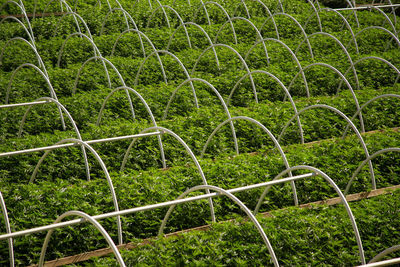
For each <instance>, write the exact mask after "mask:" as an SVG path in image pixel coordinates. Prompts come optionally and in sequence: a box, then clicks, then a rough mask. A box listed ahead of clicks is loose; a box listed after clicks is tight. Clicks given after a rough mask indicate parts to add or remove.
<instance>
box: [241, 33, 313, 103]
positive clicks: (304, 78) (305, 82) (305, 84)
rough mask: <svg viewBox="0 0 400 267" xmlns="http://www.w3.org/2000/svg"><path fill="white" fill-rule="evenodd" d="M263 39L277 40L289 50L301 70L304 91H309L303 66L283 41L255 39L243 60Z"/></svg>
mask: <svg viewBox="0 0 400 267" xmlns="http://www.w3.org/2000/svg"><path fill="white" fill-rule="evenodd" d="M265 41H272V42H277V43H278V44H281V45H282V46H283V47H284V48H286V50H287V51H289V53H290V55H291V56H292V59H293V60H294V61H295V62H296V64H297V67H298V68H299V70H300V71H301V77H302V78H303V82H304V86H305V87H306V92H309V89H308V83H307V79H306V76H305V75H304V71H303V67H302V66H301V64H300V61H299V59H298V58H297V56H296V54H295V53H293V51H292V49H290V47H289V46H287V45H286V44H285V43H284V42H282V41H280V40H278V39H274V38H264V39H262V40H259V41H257V42H256V43H255V44H254V45H253V46H252V47H251V48H250V49H249V51H247V53H246V55H245V57H244V60H245V61H247V58H248V57H249V55H250V53H251V51H253V49H254V48H255V47H256V46H257V45H258V44H259V43H261V42H265ZM285 97H286V96H285Z"/></svg>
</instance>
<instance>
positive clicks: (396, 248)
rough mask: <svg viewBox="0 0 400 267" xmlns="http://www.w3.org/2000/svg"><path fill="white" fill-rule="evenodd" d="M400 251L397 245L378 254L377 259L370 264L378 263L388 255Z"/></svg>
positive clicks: (373, 259) (374, 258)
mask: <svg viewBox="0 0 400 267" xmlns="http://www.w3.org/2000/svg"><path fill="white" fill-rule="evenodd" d="M399 250H400V245H395V246H393V247H390V248H387V249H385V250H384V251H382V252H380V253H379V254H377V255H376V256H375V257H373V258H372V259H371V260H370V261H369V262H368V264H369V263H374V262H378V261H379V260H381V259H382V258H383V257H385V256H386V255H388V254H390V253H393V252H396V251H399Z"/></svg>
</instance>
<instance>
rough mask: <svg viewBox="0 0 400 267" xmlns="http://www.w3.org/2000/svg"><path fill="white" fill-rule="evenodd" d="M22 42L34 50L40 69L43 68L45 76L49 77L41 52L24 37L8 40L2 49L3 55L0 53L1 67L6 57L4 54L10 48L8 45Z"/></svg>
mask: <svg viewBox="0 0 400 267" xmlns="http://www.w3.org/2000/svg"><path fill="white" fill-rule="evenodd" d="M17 40H20V41H22V42H24V43H26V44H27V45H29V47H30V48H31V49H32V51H33V52H34V53H35V55H36V58H37V60H38V63H39V67H41V68H42V69H43V72H44V73H45V75H46V76H47V77H48V76H49V75H48V74H47V70H46V66H45V65H44V63H43V60H42V57H41V56H40V54H39V52H38V51H37V49H36V47H35V46H34V45H32V44H31V43H30V42H29V41H28V40H26V39H25V38H22V37H14V38H11V39H9V40H7V42H6V43H5V45H4V46H3V48H2V49H1V53H0V66H1V65H3V57H4V53H5V50H6V48H7V47H8V45H9V44H10V43H11V42H13V41H17Z"/></svg>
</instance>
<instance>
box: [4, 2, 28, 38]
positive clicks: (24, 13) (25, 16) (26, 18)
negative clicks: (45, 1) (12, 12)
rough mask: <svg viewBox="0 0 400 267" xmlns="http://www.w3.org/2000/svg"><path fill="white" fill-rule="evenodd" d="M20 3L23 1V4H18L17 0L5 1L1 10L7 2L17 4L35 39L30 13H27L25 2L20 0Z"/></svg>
mask: <svg viewBox="0 0 400 267" xmlns="http://www.w3.org/2000/svg"><path fill="white" fill-rule="evenodd" d="M20 3H21V4H18V3H17V2H15V1H12V0H8V1H6V2H4V3H3V5H2V6H1V7H0V11H1V10H2V9H3V8H4V6H6V5H7V4H14V5H16V6H17V7H18V8H19V9H20V10H21V12H22V14H23V15H24V18H25V20H26V23H27V24H28V28H29V31H30V32H31V36H32V38H33V40H35V38H34V34H33V30H32V25H31V22H30V21H29V18H28V15H27V14H26V10H25V7H24V3H23V2H22V1H20Z"/></svg>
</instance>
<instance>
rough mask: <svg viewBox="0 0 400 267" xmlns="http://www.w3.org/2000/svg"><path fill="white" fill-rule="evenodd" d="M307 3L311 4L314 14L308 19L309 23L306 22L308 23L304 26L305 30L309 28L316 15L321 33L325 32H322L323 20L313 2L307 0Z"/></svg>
mask: <svg viewBox="0 0 400 267" xmlns="http://www.w3.org/2000/svg"><path fill="white" fill-rule="evenodd" d="M307 3H309V4H310V5H311V8H312V9H313V11H314V12H313V13H312V14H311V15H310V16H309V17H308V18H307V21H306V23H305V24H304V26H303V28H304V30H305V29H306V27H307V25H308V22H309V21H310V20H311V18H312V17H313V16H314V15H316V16H317V22H318V26H319V31H321V32H322V31H323V30H322V23H321V18H320V17H319V14H318V10H317V9H316V8H315V5H314V4H313V2H312V1H310V0H307Z"/></svg>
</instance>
